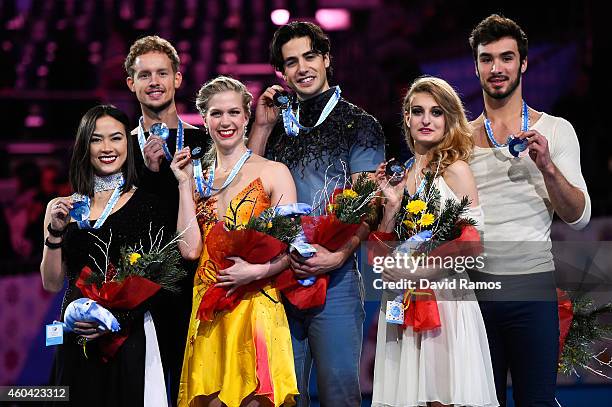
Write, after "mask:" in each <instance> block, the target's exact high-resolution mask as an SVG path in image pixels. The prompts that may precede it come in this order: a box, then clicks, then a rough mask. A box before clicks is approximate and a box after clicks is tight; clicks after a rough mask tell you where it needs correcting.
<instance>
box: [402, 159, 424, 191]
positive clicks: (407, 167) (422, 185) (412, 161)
mask: <svg viewBox="0 0 612 407" xmlns="http://www.w3.org/2000/svg"><path fill="white" fill-rule="evenodd" d="M413 164H414V156H412V157H410V158H409V159H408V160H407V161H406V163H404V166H405V167H406V171H408V170H410V168H412V165H413ZM424 188H425V178H423V179H422V180H421V183H420V184H419V187H418V188H417V190H416V191H415V192H414V195H413V197H417V196H419V194H420V193H421V192H423V189H424Z"/></svg>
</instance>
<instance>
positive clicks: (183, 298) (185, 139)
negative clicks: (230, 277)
mask: <svg viewBox="0 0 612 407" xmlns="http://www.w3.org/2000/svg"><path fill="white" fill-rule="evenodd" d="M179 65H180V59H179V56H178V53H177V52H176V49H175V48H174V47H173V46H172V45H171V44H170V43H169V42H168V41H167V40H165V39H163V38H160V37H158V36H148V37H143V38H141V39H139V40H137V41H136V42H134V44H132V46H131V47H130V52H129V54H128V56H127V57H126V59H125V63H124V67H125V70H126V72H127V75H128V77H127V79H126V82H127V85H128V88H129V89H130V90H131V91H132V92H133V93H134V94H135V95H136V98H137V99H138V102H139V103H140V108H141V111H142V116H141V117H140V119H139V123H138V127H136V128H135V129H134V130H132V132H131V138H132V140H131V141H132V142H133V143H134V148H135V151H139V152H140V153H138V154H136V155H135V156H134V157H135V162H136V168H137V170H138V177H139V181H138V182H139V186H140V187H141V188H143V189H145V190H147V191H149V192H152V193H154V194H156V195H158V196H159V197H160V200H162V201H163V202H164V203H165V204H166V206H167V207H168V209H169V211H170V213H171V214H173V216H174V217H175V222H176V217H177V216H178V203H179V191H178V183H177V181H176V178H175V177H174V175H173V173H172V170H171V169H170V162H171V161H172V156H173V154H174V153H175V152H176V151H179V150H180V149H181V148H183V147H190V148H194V147H195V146H203V144H205V142H206V138H205V137H206V135H205V134H204V133H203V132H202V131H201V130H200V129H198V128H196V127H194V126H191V125H190V124H188V123H185V122H183V121H182V120H181V119H180V117H179V116H178V114H177V111H176V105H175V102H174V95H175V92H176V90H177V89H178V88H179V87H180V86H181V82H182V75H181V72H180V71H179ZM161 123H163V124H164V125H165V126H163V125H161V126H160V124H161ZM152 126H155V127H157V128H161V129H162V131H161V132H159V131H158V132H157V134H150V132H149V130H150V129H151V127H152ZM164 130H167V131H164ZM160 134H161V136H160ZM162 137H164V138H166V139H165V140H163V139H162ZM193 227H198V226H197V223H196V222H195V221H194V223H193ZM165 233H172V231H165ZM195 266H196V264H193V263H189V264H185V265H184V267H185V268H186V269H187V270H188V277H187V278H186V279H185V280H184V281H183V282H182V284H181V288H182V291H181V293H180V295H178V296H177V295H174V294H170V293H166V292H164V293H161V294H160V298H159V299H158V301H157V302H156V303H157V304H159V306H158V307H157V309H155V310H154V313H153V316H154V318H157V319H156V320H155V322H156V328H157V332H158V338H159V347H160V353H161V356H162V364H163V366H164V370H165V371H166V372H168V374H167V375H166V377H169V383H167V386H168V388H169V393H170V397H171V400H172V403H173V404H174V405H175V404H176V399H177V395H178V382H179V378H180V375H181V368H182V361H183V353H184V350H185V338H186V335H187V327H188V324H189V315H190V312H191V289H192V287H193V285H192V280H193V279H192V277H193V272H194V271H195ZM161 296H163V297H161Z"/></svg>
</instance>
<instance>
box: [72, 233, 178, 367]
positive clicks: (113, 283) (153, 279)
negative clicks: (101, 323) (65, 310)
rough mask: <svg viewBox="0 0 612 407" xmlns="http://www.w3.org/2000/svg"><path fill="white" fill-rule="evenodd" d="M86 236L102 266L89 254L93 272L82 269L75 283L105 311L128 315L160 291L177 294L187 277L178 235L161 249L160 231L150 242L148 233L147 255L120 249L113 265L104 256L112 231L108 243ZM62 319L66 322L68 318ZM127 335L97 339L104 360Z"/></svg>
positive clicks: (139, 248) (124, 332)
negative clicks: (98, 254)
mask: <svg viewBox="0 0 612 407" xmlns="http://www.w3.org/2000/svg"><path fill="white" fill-rule="evenodd" d="M90 234H91V235H92V236H94V237H95V238H96V239H97V240H98V243H96V246H97V247H98V249H100V251H101V252H102V253H103V254H104V265H103V267H102V266H101V265H100V264H99V263H98V261H97V260H96V258H95V257H94V256H92V255H91V254H90V258H91V259H92V260H93V262H94V264H95V265H96V268H95V269H93V270H92V269H91V268H90V267H89V266H85V267H83V269H82V270H81V273H80V275H79V278H78V280H77V282H76V286H77V287H78V288H79V289H80V290H81V292H82V293H83V295H85V297H87V298H89V299H91V300H94V301H95V302H96V303H98V304H99V305H101V306H102V307H104V308H106V309H110V310H117V311H122V310H123V311H128V310H133V309H135V308H136V307H138V306H139V305H141V304H142V303H143V302H144V301H146V300H147V299H149V298H151V297H152V296H153V295H154V294H155V293H157V292H158V291H159V290H160V289H161V288H163V289H166V290H168V291H172V292H178V291H179V290H180V289H179V282H180V280H182V279H183V278H185V277H186V276H187V274H186V272H185V270H183V268H182V267H181V266H180V261H181V255H180V253H179V251H178V247H177V241H178V240H179V239H180V234H179V235H177V236H175V237H174V238H173V239H172V240H170V241H169V242H168V243H166V244H165V245H164V246H162V241H163V228H162V229H160V230H159V231H158V233H157V234H156V236H155V237H154V238H153V237H152V236H151V233H149V236H150V240H151V245H150V247H149V251H145V250H144V247H143V246H142V244H140V245H139V246H137V247H128V246H124V247H122V248H121V249H120V256H119V261H118V263H117V264H116V265H115V264H113V263H111V262H110V260H109V255H108V253H109V249H110V246H111V241H112V231H111V235H110V238H109V241H108V242H104V241H103V240H102V239H100V238H99V237H98V236H96V235H94V234H93V233H90ZM66 318H67V319H69V318H68V316H66ZM127 335H128V332H127V329H123V330H121V331H119V332H116V333H113V334H111V335H106V336H104V337H102V338H100V341H99V343H100V346H101V349H102V353H103V355H104V359H105V360H108V359H109V358H111V357H112V356H114V354H115V353H116V352H117V350H118V349H119V347H120V346H121V345H122V344H123V342H124V341H125V339H127Z"/></svg>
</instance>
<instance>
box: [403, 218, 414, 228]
mask: <svg viewBox="0 0 612 407" xmlns="http://www.w3.org/2000/svg"><path fill="white" fill-rule="evenodd" d="M403 223H404V225H406V227H407V228H408V229H414V228H416V224H415V223H414V222H413V221H411V220H408V219H406V220H404V222H403Z"/></svg>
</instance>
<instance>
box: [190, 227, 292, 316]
mask: <svg viewBox="0 0 612 407" xmlns="http://www.w3.org/2000/svg"><path fill="white" fill-rule="evenodd" d="M205 244H206V249H207V251H208V255H209V256H210V260H211V263H212V264H213V265H214V267H218V269H217V270H215V271H216V272H217V273H218V271H219V270H223V269H226V268H228V267H231V266H232V265H233V264H234V263H233V262H232V261H231V260H228V259H227V258H228V257H240V258H242V259H243V260H245V261H246V262H248V263H251V264H263V263H267V262H269V261H270V260H272V259H274V258H275V257H277V256H278V255H280V254H282V253H283V252H285V251H286V250H287V244H286V243H283V242H281V241H280V240H278V239H276V238H275V237H272V236H270V235H268V234H265V233H262V232H259V231H257V230H254V229H236V230H226V228H225V224H224V222H222V221H220V222H217V224H215V226H213V227H212V229H211V230H210V232H209V233H208V236H207V237H206V242H205ZM270 280H271V279H270V278H267V279H261V280H255V281H253V282H251V283H249V284H246V285H243V286H241V287H239V288H238V289H237V290H236V291H234V292H233V293H232V294H231V295H229V296H228V295H227V292H228V291H229V289H228V288H225V287H217V286H215V285H212V286H210V287H209V288H208V289H207V290H206V292H205V293H204V296H203V297H202V301H201V302H200V305H199V307H198V312H197V317H198V319H200V320H205V321H211V320H212V319H213V317H214V315H215V313H216V312H221V311H231V310H233V309H234V308H236V306H237V305H238V303H239V302H240V301H241V300H242V298H243V297H244V295H245V294H247V293H249V292H253V291H257V290H260V289H262V288H263V287H265V286H266V285H267V284H268V283H269V282H270Z"/></svg>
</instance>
